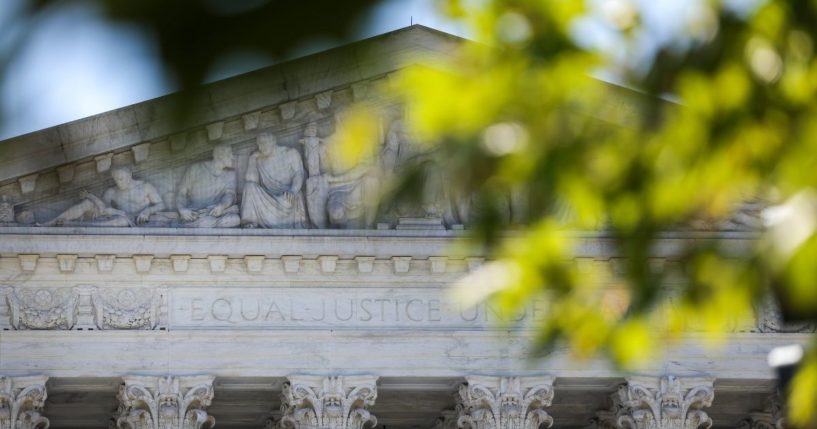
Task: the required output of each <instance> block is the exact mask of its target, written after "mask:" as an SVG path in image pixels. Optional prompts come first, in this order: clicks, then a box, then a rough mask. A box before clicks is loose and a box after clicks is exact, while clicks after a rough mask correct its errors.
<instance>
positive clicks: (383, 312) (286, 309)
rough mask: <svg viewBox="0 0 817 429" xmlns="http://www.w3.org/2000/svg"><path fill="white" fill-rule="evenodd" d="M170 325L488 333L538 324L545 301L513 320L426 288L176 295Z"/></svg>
mask: <svg viewBox="0 0 817 429" xmlns="http://www.w3.org/2000/svg"><path fill="white" fill-rule="evenodd" d="M172 293H173V295H174V296H173V302H174V305H173V311H172V315H171V318H172V325H173V326H174V327H176V328H184V327H189V328H192V327H199V328H209V327H215V328H218V327H229V328H231V329H235V328H248V329H253V328H265V329H267V328H281V329H286V328H327V327H329V328H338V329H345V328H348V329H354V328H366V329H370V328H389V329H401V328H407V329H416V328H431V329H434V328H464V329H472V328H491V327H496V326H516V327H525V326H526V325H528V324H530V323H531V322H536V321H538V320H541V319H542V318H543V316H544V312H545V303H544V301H532V302H531V303H529V304H528V305H527V306H525V308H523V309H522V310H520V311H518V312H517V313H514V314H511V315H505V314H502V312H500V311H499V309H498V308H497V307H496V306H494V305H492V304H480V305H478V306H475V307H463V306H461V305H459V304H458V303H457V302H456V301H454V300H453V299H451V298H449V297H448V296H447V295H446V292H445V290H438V289H428V288H385V287H384V288H367V289H366V290H363V291H361V290H356V291H354V292H350V291H349V289H346V288H320V289H295V288H271V289H260V288H244V289H236V288H229V289H228V288H223V289H217V290H213V289H199V288H179V289H174V290H173V291H172Z"/></svg>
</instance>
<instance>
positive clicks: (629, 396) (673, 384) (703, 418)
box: [614, 376, 715, 429]
mask: <svg viewBox="0 0 817 429" xmlns="http://www.w3.org/2000/svg"><path fill="white" fill-rule="evenodd" d="M692 383H693V384H692V386H691V387H686V385H685V384H689V382H687V383H682V382H681V380H680V379H678V378H676V377H673V376H668V377H662V378H661V379H660V380H659V381H658V384H657V386H655V387H654V386H649V387H648V386H645V385H643V384H641V383H638V382H633V381H631V382H629V383H627V384H625V385H622V386H620V387H619V390H618V393H617V395H614V403H615V404H616V405H615V407H616V426H617V427H619V428H629V429H698V428H701V427H703V428H709V427H711V426H712V419H710V418H709V416H708V415H707V413H706V412H705V411H704V410H703V408H705V407H709V406H711V405H712V400H713V399H714V397H715V391H714V389H713V387H712V381H711V380H706V381H700V380H697V381H693V382H692Z"/></svg>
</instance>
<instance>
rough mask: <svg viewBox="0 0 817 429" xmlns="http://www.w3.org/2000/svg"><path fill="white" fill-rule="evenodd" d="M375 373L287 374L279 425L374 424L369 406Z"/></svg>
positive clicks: (341, 427)
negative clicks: (343, 375)
mask: <svg viewBox="0 0 817 429" xmlns="http://www.w3.org/2000/svg"><path fill="white" fill-rule="evenodd" d="M376 382H377V377H373V376H354V377H342V376H339V377H314V376H290V377H289V382H288V383H285V384H284V389H283V394H282V395H281V396H282V398H281V399H282V400H281V414H282V415H283V416H282V417H281V422H280V426H281V427H284V428H293V429H361V428H363V426H364V425H365V424H367V423H370V424H371V427H374V426H375V425H377V419H376V418H375V416H374V415H372V414H371V413H369V411H368V408H369V407H371V406H373V405H374V401H375V399H377V385H376Z"/></svg>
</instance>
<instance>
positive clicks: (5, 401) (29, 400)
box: [0, 376, 49, 429]
mask: <svg viewBox="0 0 817 429" xmlns="http://www.w3.org/2000/svg"><path fill="white" fill-rule="evenodd" d="M47 380H48V377H45V376H32V377H3V376H0V429H48V424H49V423H48V419H47V418H45V417H43V416H41V415H40V413H41V412H42V410H43V405H45V398H46V397H47V395H46V392H45V382H46V381H47Z"/></svg>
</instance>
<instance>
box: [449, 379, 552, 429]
mask: <svg viewBox="0 0 817 429" xmlns="http://www.w3.org/2000/svg"><path fill="white" fill-rule="evenodd" d="M457 399H458V406H457V411H458V412H459V418H458V420H457V425H458V426H459V427H460V428H463V429H538V428H540V427H545V428H549V427H550V426H552V425H553V418H552V417H550V415H549V414H548V413H547V411H545V408H547V407H549V406H550V404H551V403H552V401H553V380H552V379H551V378H549V377H481V376H480V377H466V383H465V384H463V385H462V386H460V390H459V394H458V397H457Z"/></svg>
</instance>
